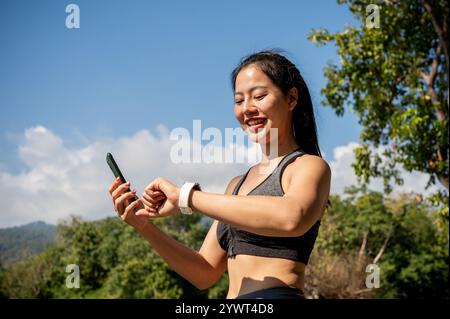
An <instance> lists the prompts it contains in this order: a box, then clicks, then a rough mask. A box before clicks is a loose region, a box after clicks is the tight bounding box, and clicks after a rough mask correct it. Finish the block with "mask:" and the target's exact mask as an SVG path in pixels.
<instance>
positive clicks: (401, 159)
mask: <svg viewBox="0 0 450 319" xmlns="http://www.w3.org/2000/svg"><path fill="white" fill-rule="evenodd" d="M338 2H339V3H340V4H342V3H346V4H347V5H348V6H349V9H350V11H351V12H352V13H353V15H354V16H355V18H356V19H357V20H358V21H361V23H362V25H361V26H348V27H347V28H346V29H345V30H344V31H342V32H337V33H334V34H333V33H330V32H329V31H327V30H326V29H317V30H314V29H313V30H312V31H311V33H310V34H309V36H308V37H309V39H310V40H311V41H312V42H315V43H316V44H318V45H319V46H320V45H324V44H327V43H329V42H334V43H335V44H336V46H337V48H338V54H339V56H340V59H341V63H340V65H337V64H334V63H330V64H328V65H327V67H326V68H325V70H324V73H325V77H326V78H327V84H326V86H325V87H324V88H323V89H322V91H321V92H322V94H323V95H324V97H325V99H324V101H323V102H322V103H323V104H324V105H325V106H330V107H332V108H333V109H334V110H335V112H336V114H337V115H338V116H342V115H343V114H344V110H345V108H346V107H347V108H349V109H351V110H352V111H353V112H354V113H355V114H356V116H357V117H358V120H359V123H360V124H361V125H362V126H363V130H362V132H361V135H360V139H361V145H360V146H359V147H357V148H356V149H355V151H354V152H355V162H354V163H353V167H354V169H355V173H356V175H357V176H358V179H359V180H360V181H361V179H363V182H364V183H368V182H369V180H370V178H371V177H382V178H383V181H384V187H385V192H386V193H390V192H391V191H392V187H391V186H390V183H389V182H390V181H391V179H394V181H395V183H396V184H402V183H403V180H402V179H401V177H400V176H399V174H398V173H399V171H398V169H397V168H396V164H397V163H399V164H401V165H403V168H404V169H405V170H407V171H413V170H417V171H420V172H423V173H427V174H429V176H430V179H429V181H428V184H427V188H428V187H429V186H430V185H432V184H434V183H436V178H437V179H438V180H439V181H440V183H441V184H442V185H443V186H444V187H445V188H447V190H448V188H449V164H448V160H449V145H448V138H449V127H448V116H449V112H448V110H449V106H448V64H449V57H448V36H447V32H448V26H447V20H448V4H447V1H445V0H423V1H398V0H391V1H387V0H386V1H378V2H375V3H378V5H377V6H373V5H371V4H372V3H374V1H373V0H338ZM370 5H371V6H370ZM366 10H369V12H368V13H366ZM377 14H378V17H379V20H377V19H375V21H373V19H372V18H373V17H374V15H377ZM368 22H369V23H368ZM373 22H379V25H378V27H377V25H374V23H373ZM380 144H381V145H382V146H383V147H381V148H380V149H381V151H382V153H381V151H380V152H377V151H374V150H373V149H371V147H370V146H374V147H375V148H378V147H379V145H380ZM381 155H382V156H381ZM446 198H447V199H448V195H447V197H446Z"/></svg>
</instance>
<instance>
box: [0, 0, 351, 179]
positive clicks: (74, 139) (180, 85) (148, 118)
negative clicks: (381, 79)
mask: <svg viewBox="0 0 450 319" xmlns="http://www.w3.org/2000/svg"><path fill="white" fill-rule="evenodd" d="M69 3H76V4H78V6H79V8H80V17H81V25H80V26H81V28H80V29H67V28H66V26H65V19H66V16H67V15H68V14H67V13H66V12H65V7H66V6H67V5H68V4H69ZM0 8H1V9H0V30H1V31H0V46H1V48H2V49H1V50H0V70H2V71H1V72H0V112H1V113H0V151H1V154H2V155H1V159H0V161H1V162H2V163H3V164H4V165H6V166H7V167H8V168H9V169H10V170H11V171H13V172H19V171H20V170H22V169H23V165H22V164H21V162H20V161H19V160H18V157H17V150H16V148H17V146H16V142H17V139H16V138H15V137H16V136H17V135H18V134H22V133H23V131H24V130H25V129H26V128H29V127H32V126H35V125H43V126H45V127H46V128H48V129H50V130H52V131H53V132H54V133H55V134H57V135H59V136H61V137H62V138H63V139H64V141H65V143H67V144H68V145H73V146H76V145H80V144H82V143H86V141H90V140H92V139H95V138H98V137H99V136H108V137H119V136H122V135H125V134H132V133H133V132H136V131H137V130H139V129H143V128H145V129H148V130H150V131H151V132H154V128H155V126H156V125H157V124H159V123H163V124H164V125H166V126H167V127H168V128H169V129H172V128H175V127H186V128H188V129H190V128H191V127H192V120H193V119H201V120H202V127H207V126H213V127H217V128H219V129H224V128H225V127H237V122H236V119H235V118H234V115H233V95H232V91H231V86H230V80H229V74H230V72H231V70H232V69H233V67H234V66H235V65H236V64H237V62H238V61H239V59H240V58H241V57H243V56H244V55H246V54H249V53H251V52H254V51H257V50H261V49H265V48H271V47H279V48H282V49H284V50H286V51H287V53H288V55H289V56H290V57H291V58H292V59H293V60H294V62H295V63H296V64H297V66H298V67H299V69H300V70H301V72H302V73H303V75H304V77H305V80H306V81H307V83H308V84H309V87H310V90H311V92H312V95H313V99H314V102H315V107H316V113H317V118H316V121H317V125H318V129H319V139H320V146H321V148H322V150H323V151H324V152H325V153H326V154H330V155H331V154H332V150H333V148H334V147H336V146H338V145H343V144H346V143H347V142H349V141H357V139H358V135H359V130H360V128H359V125H358V124H357V121H356V119H355V118H354V116H352V115H351V114H349V115H347V116H345V117H343V118H338V117H336V116H335V115H334V112H333V111H332V110H331V109H330V108H324V107H322V106H321V105H320V101H321V96H320V88H321V87H323V86H324V83H325V80H324V77H323V72H322V70H323V67H324V66H325V65H326V63H327V61H338V57H337V55H336V50H335V48H334V47H333V46H326V47H322V48H317V47H316V46H315V45H313V44H312V43H310V42H309V41H308V40H307V39H306V36H307V34H308V32H309V31H310V30H311V28H317V27H326V28H328V29H330V30H332V31H337V30H342V29H343V27H344V25H345V24H346V23H355V22H354V21H353V20H352V16H351V14H350V13H349V12H348V9H347V7H346V6H340V5H338V4H337V3H336V2H335V1H332V0H321V1H280V2H275V1H170V2H169V1H113V0H109V1H104V0H102V1H100V0H95V1H92V0H90V1H82V0H81V1H72V2H70V1H56V0H53V1H23V0H19V1H2V2H1V3H0ZM337 133H338V134H337Z"/></svg>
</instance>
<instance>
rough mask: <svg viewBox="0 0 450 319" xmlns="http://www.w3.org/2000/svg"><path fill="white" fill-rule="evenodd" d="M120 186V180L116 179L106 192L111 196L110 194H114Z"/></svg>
mask: <svg viewBox="0 0 450 319" xmlns="http://www.w3.org/2000/svg"><path fill="white" fill-rule="evenodd" d="M119 185H120V178H119V177H117V178H116V179H115V180H114V182H112V183H111V185H110V186H109V188H108V191H109V193H110V194H112V192H114V190H115V189H116V188H117V187H118V186H119Z"/></svg>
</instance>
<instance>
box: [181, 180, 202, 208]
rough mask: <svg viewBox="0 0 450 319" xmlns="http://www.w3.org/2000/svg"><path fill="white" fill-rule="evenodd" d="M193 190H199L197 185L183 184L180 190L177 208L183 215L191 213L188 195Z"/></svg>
mask: <svg viewBox="0 0 450 319" xmlns="http://www.w3.org/2000/svg"><path fill="white" fill-rule="evenodd" d="M193 188H197V189H199V190H200V186H199V184H198V183H188V182H186V183H184V184H183V186H181V188H180V196H179V197H178V207H179V208H180V210H181V212H182V213H183V214H190V213H192V209H191V208H190V207H189V195H190V194H191V191H192V189H193Z"/></svg>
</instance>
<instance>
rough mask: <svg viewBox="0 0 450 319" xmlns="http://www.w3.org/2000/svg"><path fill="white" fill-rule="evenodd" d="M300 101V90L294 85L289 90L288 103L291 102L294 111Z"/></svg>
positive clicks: (291, 108) (290, 105) (290, 106)
mask: <svg viewBox="0 0 450 319" xmlns="http://www.w3.org/2000/svg"><path fill="white" fill-rule="evenodd" d="M297 102H298V90H297V88H296V87H295V86H294V87H293V88H291V89H290V90H289V92H288V103H289V110H290V111H292V110H293V109H294V108H295V106H296V105H297Z"/></svg>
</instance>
